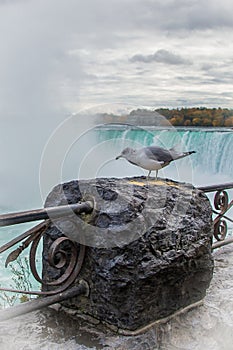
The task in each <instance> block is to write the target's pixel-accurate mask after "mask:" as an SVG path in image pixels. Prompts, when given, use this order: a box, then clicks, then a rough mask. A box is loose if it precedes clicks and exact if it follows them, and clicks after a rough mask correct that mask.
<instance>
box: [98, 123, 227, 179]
mask: <svg viewBox="0 0 233 350" xmlns="http://www.w3.org/2000/svg"><path fill="white" fill-rule="evenodd" d="M107 139H108V140H110V139H111V140H112V142H113V144H114V145H115V148H117V150H118V152H119V150H121V149H123V148H125V147H127V146H131V147H135V148H139V147H143V146H149V145H152V144H154V145H158V146H161V147H164V148H171V147H173V146H175V145H176V146H177V147H178V148H179V149H180V150H183V151H192V150H194V151H196V154H194V155H192V156H191V157H187V158H184V159H181V160H179V167H181V168H182V169H187V168H188V167H190V164H189V162H190V160H191V162H192V164H191V165H192V169H193V172H194V175H195V174H196V177H198V176H199V179H197V180H196V184H197V183H198V184H209V183H211V182H213V181H214V182H216V181H217V182H218V183H221V182H224V181H232V175H233V162H232V161H231V153H232V150H233V133H232V131H231V130H229V129H214V128H211V129H203V128H198V129H196V128H178V129H176V128H168V129H162V128H161V129H159V128H151V127H150V128H146V127H144V128H140V127H134V126H133V127H130V126H123V125H122V127H119V126H118V127H117V128H115V127H114V126H111V125H109V126H105V129H104V130H101V131H100V138H99V140H101V141H103V140H107ZM177 164H178V163H177ZM169 167H170V170H169V172H170V173H171V169H172V168H171V165H170V166H169ZM164 172H165V175H166V172H167V170H164ZM169 172H168V176H169ZM183 172H184V171H183ZM198 174H199V175H198ZM172 175H174V174H172ZM194 177H195V176H194ZM181 180H184V181H185V180H186V178H185V177H184V178H182V179H181ZM211 180H212V181H211Z"/></svg>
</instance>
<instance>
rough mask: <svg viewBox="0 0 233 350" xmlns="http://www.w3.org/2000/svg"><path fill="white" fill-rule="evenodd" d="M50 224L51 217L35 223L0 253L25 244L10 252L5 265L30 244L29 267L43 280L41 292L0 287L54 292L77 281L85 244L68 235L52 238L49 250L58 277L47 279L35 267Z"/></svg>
mask: <svg viewBox="0 0 233 350" xmlns="http://www.w3.org/2000/svg"><path fill="white" fill-rule="evenodd" d="M49 224H50V220H45V221H44V222H43V223H42V224H39V225H37V226H35V227H34V228H33V229H30V230H29V231H27V232H25V233H24V234H22V235H21V236H20V237H19V238H17V239H16V240H13V241H11V242H9V243H8V244H6V245H4V246H3V247H1V248H0V252H3V251H5V250H7V249H9V248H10V247H12V246H13V245H15V244H16V243H19V242H20V241H22V240H23V242H22V244H21V245H20V246H19V247H18V248H16V249H15V250H14V251H12V252H11V253H10V254H9V255H8V257H7V259H6V264H5V266H7V265H8V264H9V263H10V262H12V261H14V260H16V259H17V258H18V256H19V255H20V254H21V253H22V251H23V250H24V249H25V248H27V247H28V246H29V245H30V244H31V247H30V259H29V264H30V269H31V271H32V274H33V276H34V278H35V279H36V280H37V281H38V282H40V283H41V285H42V291H26V290H17V289H10V288H0V290H4V291H10V292H18V293H23V294H34V295H54V294H57V293H61V292H63V291H64V290H66V289H67V288H68V287H69V286H70V285H71V284H72V283H73V282H74V281H75V279H76V278H77V276H78V274H79V272H80V270H81V267H82V264H83V260H84V255H85V246H84V245H81V244H78V243H76V242H74V241H72V240H71V239H69V238H68V237H65V236H62V237H59V238H57V239H56V240H55V241H53V242H52V244H51V246H50V247H49V249H48V265H49V266H50V267H51V268H53V269H55V270H57V271H58V273H57V274H56V275H57V276H58V277H57V278H56V279H53V280H50V281H47V280H46V281H44V280H43V278H41V277H40V276H39V273H38V270H37V266H36V262H37V259H36V256H37V250H38V247H39V243H40V240H41V238H42V237H43V234H44V232H45V231H46V229H47V228H48V226H49ZM25 238H26V239H25Z"/></svg>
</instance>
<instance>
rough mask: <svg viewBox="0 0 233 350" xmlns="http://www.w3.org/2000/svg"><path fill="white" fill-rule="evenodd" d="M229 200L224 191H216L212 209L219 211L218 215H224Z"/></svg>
mask: <svg viewBox="0 0 233 350" xmlns="http://www.w3.org/2000/svg"><path fill="white" fill-rule="evenodd" d="M228 205H229V198H228V194H227V192H226V191H217V192H216V194H215V197H214V207H215V209H216V210H220V213H221V214H222V213H225V212H226V211H227V210H228Z"/></svg>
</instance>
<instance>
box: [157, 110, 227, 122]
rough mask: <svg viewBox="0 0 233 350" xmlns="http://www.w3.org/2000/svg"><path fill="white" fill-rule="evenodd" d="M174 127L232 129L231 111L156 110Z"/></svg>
mask: <svg viewBox="0 0 233 350" xmlns="http://www.w3.org/2000/svg"><path fill="white" fill-rule="evenodd" d="M155 111H156V112H158V113H160V114H162V115H163V116H164V117H166V118H167V119H168V120H169V122H170V123H171V124H172V125H174V126H215V127H216V126H226V127H233V110H231V109H227V108H206V107H199V108H196V107H195V108H181V109H168V108H160V109H156V110H155Z"/></svg>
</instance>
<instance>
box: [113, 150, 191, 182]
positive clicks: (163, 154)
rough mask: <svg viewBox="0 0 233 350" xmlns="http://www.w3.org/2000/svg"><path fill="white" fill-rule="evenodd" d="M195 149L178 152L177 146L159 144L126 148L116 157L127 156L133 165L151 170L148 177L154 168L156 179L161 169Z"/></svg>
mask: <svg viewBox="0 0 233 350" xmlns="http://www.w3.org/2000/svg"><path fill="white" fill-rule="evenodd" d="M192 153H196V152H195V151H189V152H178V151H177V150H176V149H175V147H173V148H170V149H165V148H162V147H158V146H149V147H143V148H140V149H134V148H130V147H127V148H125V149H124V150H123V151H122V152H121V154H120V155H119V156H117V157H116V159H119V158H125V159H126V160H128V162H130V163H131V164H133V165H136V166H139V167H140V168H143V169H146V170H149V173H148V176H147V179H149V176H150V173H151V171H152V170H156V180H157V178H158V171H159V169H162V168H164V167H165V166H167V165H169V164H170V163H171V162H172V161H173V160H177V159H180V158H184V157H187V156H189V155H190V154H192Z"/></svg>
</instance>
